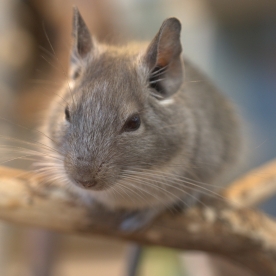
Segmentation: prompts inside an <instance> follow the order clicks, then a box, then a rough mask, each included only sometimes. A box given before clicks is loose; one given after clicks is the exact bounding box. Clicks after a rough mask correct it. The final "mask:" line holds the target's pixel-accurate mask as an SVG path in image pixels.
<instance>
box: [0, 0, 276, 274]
mask: <svg viewBox="0 0 276 276" xmlns="http://www.w3.org/2000/svg"><path fill="white" fill-rule="evenodd" d="M72 5H77V6H78V7H79V9H80V11H81V13H82V15H83V17H84V18H85V20H86V22H87V24H88V26H89V28H90V30H91V32H92V33H93V34H94V35H95V36H96V37H97V38H98V40H100V41H102V42H107V43H115V44H116V43H122V42H125V41H128V40H130V39H135V40H141V39H143V40H150V39H152V38H153V36H154V35H155V34H156V32H157V31H158V29H159V27H160V25H161V23H162V21H163V20H164V19H165V18H167V17H171V16H175V17H178V18H179V19H180V20H181V22H182V45H183V52H184V54H185V55H186V56H187V57H188V58H189V59H190V60H192V61H193V62H194V63H195V64H196V65H197V66H198V67H199V68H201V69H202V70H203V71H204V72H206V73H207V74H208V75H209V76H210V77H211V78H212V79H213V80H214V82H215V83H216V84H217V85H218V86H219V87H220V88H221V89H222V91H224V93H225V94H227V96H228V97H229V98H230V99H231V100H232V101H233V102H234V103H235V105H236V106H237V110H238V113H239V115H240V117H241V118H242V120H243V134H244V137H245V148H246V150H245V151H246V154H245V158H244V162H243V166H242V167H241V168H240V170H239V173H243V172H246V171H248V170H249V169H250V168H253V167H256V166H258V165H260V164H263V163H264V162H266V161H268V160H270V159H273V158H275V156H276V127H275V122H276V108H275V107H276V2H275V1H274V0H264V1H259V0H243V1H238V0H232V1H226V0H193V1H191V0H170V1H169V0H117V1H112V0H75V1H69V0H48V1H43V0H1V1H0V116H1V118H0V140H1V146H0V153H1V155H0V156H1V157H0V162H1V165H5V166H10V167H16V168H22V169H26V170H27V169H29V168H30V164H31V162H32V160H28V158H29V159H31V157H28V156H24V152H21V151H20V150H19V149H18V148H16V147H20V146H23V147H27V148H29V147H30V148H31V147H32V145H28V144H24V143H23V142H19V141H17V140H16V139H19V140H23V141H28V142H34V143H35V141H36V139H37V132H36V130H35V128H37V127H38V126H39V124H40V120H41V114H43V112H44V110H46V109H47V106H48V105H49V103H50V101H51V98H52V97H53V95H54V94H55V93H56V92H57V91H58V89H59V87H60V86H61V84H62V83H63V81H64V80H65V78H66V76H67V71H68V61H69V52H70V45H71V39H70V33H71V25H72V22H71V17H72ZM25 155H26V154H25ZM260 177H261V176H260ZM260 208H262V209H263V210H264V211H266V212H267V213H269V214H271V215H275V214H276V199H275V198H271V199H269V200H268V201H267V202H265V203H264V204H263V205H262V206H260ZM129 253H130V251H129V246H128V245H127V244H126V243H123V242H119V241H113V240H106V239H102V238H98V237H96V238H83V237H82V238H80V237H72V236H65V235H60V234H56V233H51V232H48V231H46V230H38V229H29V228H23V227H19V226H17V225H16V226H14V225H10V224H6V223H1V224H0V275H3V276H17V275H20V276H22V275H23V276H71V275H72V276H73V275H82V276H86V275H87V276H88V275H93V276H98V275H100V276H105V275H114V276H116V275H125V269H126V263H127V258H128V257H129ZM211 263H213V264H214V263H215V265H210V264H211ZM226 267H227V268H226ZM227 273H228V274H227ZM238 273H240V274H238ZM139 275H143V276H147V275H151V276H155V275H158V276H162V275H172V276H174V275H189V276H197V275H199V276H202V275H204V276H213V275H217V276H218V275H224V276H227V275H243V276H245V275H247V274H246V273H245V272H238V271H237V270H236V268H234V267H232V266H231V267H230V265H229V264H226V263H225V262H223V261H222V260H218V259H216V260H215V259H214V258H213V259H212V260H210V259H208V258H207V257H206V256H205V255H204V254H200V253H195V254H185V253H180V252H177V251H174V250H168V249H161V248H147V249H145V250H144V251H143V254H142V259H141V265H140V268H139ZM248 275H250V274H248ZM137 276H138V274H137Z"/></svg>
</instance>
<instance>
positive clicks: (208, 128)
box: [181, 59, 241, 181]
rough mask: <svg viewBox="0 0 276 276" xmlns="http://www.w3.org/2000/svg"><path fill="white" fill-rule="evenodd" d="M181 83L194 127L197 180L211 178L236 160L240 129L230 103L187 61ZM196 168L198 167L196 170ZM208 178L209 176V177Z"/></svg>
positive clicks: (239, 145) (239, 146)
mask: <svg viewBox="0 0 276 276" xmlns="http://www.w3.org/2000/svg"><path fill="white" fill-rule="evenodd" d="M184 64H185V81H184V84H183V85H182V87H181V90H182V93H181V94H182V97H183V99H184V101H189V105H190V106H191V109H192V114H193V116H194V117H195V125H196V133H197V135H196V139H197V141H196V147H195V148H194V153H193V158H194V167H195V174H196V175H197V176H198V178H199V179H200V178H202V179H205V181H206V179H208V178H209V177H208V175H210V178H211V179H212V178H215V177H216V175H215V174H216V173H215V172H217V175H218V176H219V175H220V174H221V172H222V170H223V169H227V168H228V169H231V166H233V165H234V163H235V162H237V160H238V159H239V155H240V152H241V151H240V150H241V137H240V126H239V119H238V116H237V112H236V110H235V108H234V106H233V104H232V103H231V101H230V100H229V99H228V98H227V97H226V96H224V95H223V94H222V93H221V92H220V91H219V90H218V89H217V87H216V86H215V85H214V84H213V83H212V82H211V81H210V80H209V79H208V77H206V76H205V75H204V74H203V73H202V72H201V71H200V70H198V69H197V68H196V67H195V66H194V65H193V64H192V63H190V61H188V60H186V59H185V61H184ZM196 168H200V170H197V169H196ZM211 175H212V177H211Z"/></svg>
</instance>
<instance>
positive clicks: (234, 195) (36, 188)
mask: <svg viewBox="0 0 276 276" xmlns="http://www.w3.org/2000/svg"><path fill="white" fill-rule="evenodd" d="M273 168H274V169H273ZM273 171H274V176H273ZM260 174H262V175H263V176H264V178H260V177H259V176H258V175H260ZM257 180H258V181H257ZM42 182H43V181H42V179H39V178H38V177H37V176H34V175H32V174H31V173H26V172H22V171H17V170H12V169H8V168H0V218H2V219H4V220H7V221H10V222H15V223H20V224H25V225H31V226H37V227H42V228H48V229H51V230H57V231H60V232H64V233H75V234H80V235H90V234H100V235H104V236H109V237H115V238H120V239H124V240H131V241H137V242H139V243H144V244H152V245H161V246H168V247H173V248H179V249H185V250H202V251H206V252H211V253H215V254H219V255H222V256H225V257H227V258H229V259H231V260H233V261H236V262H238V263H240V264H242V265H243V266H244V267H247V268H249V269H250V270H251V271H253V272H254V273H255V274H256V275H266V276H272V275H276V222H275V221H274V220H272V219H270V218H268V217H267V216H266V215H264V214H262V213H260V212H258V211H254V210H252V209H249V208H245V207H239V208H238V207H237V206H244V205H245V204H244V203H242V202H243V200H244V199H246V201H245V202H246V204H248V205H251V204H252V203H256V202H258V201H259V200H260V199H262V198H264V195H268V194H269V193H268V192H267V191H268V190H270V191H272V190H273V191H275V187H276V163H275V162H274V163H271V164H268V165H267V166H264V167H262V168H260V169H258V170H257V175H256V171H253V172H252V173H250V174H249V175H248V176H246V177H245V178H242V179H241V180H240V181H238V182H235V183H234V185H233V186H231V188H229V189H227V190H226V191H225V192H224V196H226V197H228V198H229V199H230V202H233V203H234V204H232V205H230V204H229V203H226V201H221V200H218V199H214V198H211V199H210V198H209V199H205V201H204V205H201V206H198V207H194V208H191V209H189V210H187V211H186V212H183V213H180V214H174V215H173V214H171V213H169V212H167V213H164V214H163V215H161V216H160V217H159V218H158V219H156V220H155V221H154V222H153V223H152V225H151V226H150V227H149V228H147V229H145V230H143V231H139V232H134V233H128V234H126V233H124V232H121V231H119V229H118V225H119V223H120V221H121V218H122V216H121V214H119V213H112V212H108V211H106V210H103V209H102V207H100V206H98V205H93V206H87V205H84V204H83V203H81V202H79V201H78V199H77V198H75V197H74V195H72V194H70V193H69V192H68V191H65V190H64V189H62V188H60V187H57V186H53V185H52V186H46V185H43V184H42ZM252 189H253V190H254V191H255V189H256V191H257V190H260V191H262V190H263V191H266V192H263V193H262V194H261V196H259V198H258V193H256V192H252ZM245 191H246V192H245ZM245 194H246V196H245V197H244V195H245ZM236 199H238V200H236ZM236 202H238V203H236Z"/></svg>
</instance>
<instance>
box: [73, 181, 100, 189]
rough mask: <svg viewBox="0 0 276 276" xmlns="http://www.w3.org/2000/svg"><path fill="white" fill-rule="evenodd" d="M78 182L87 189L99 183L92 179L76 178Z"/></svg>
mask: <svg viewBox="0 0 276 276" xmlns="http://www.w3.org/2000/svg"><path fill="white" fill-rule="evenodd" d="M76 182H77V183H78V184H79V185H80V186H83V187H84V188H86V189H89V188H92V187H94V186H96V185H97V182H96V181H93V180H90V181H82V180H76Z"/></svg>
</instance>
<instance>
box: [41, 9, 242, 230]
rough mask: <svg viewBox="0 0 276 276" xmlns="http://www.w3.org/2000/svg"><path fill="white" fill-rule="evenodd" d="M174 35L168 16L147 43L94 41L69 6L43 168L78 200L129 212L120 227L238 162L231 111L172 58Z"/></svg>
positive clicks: (189, 193)
mask: <svg viewBox="0 0 276 276" xmlns="http://www.w3.org/2000/svg"><path fill="white" fill-rule="evenodd" d="M180 32H181V24H180V22H179V20H178V19H176V18H169V19H167V20H165V21H164V22H163V24H162V26H161V28H160V30H159V32H158V33H157V34H156V36H155V37H154V38H153V40H152V41H151V42H150V43H149V44H146V43H133V44H128V45H126V46H122V47H115V46H111V45H103V44H99V43H98V42H97V41H96V40H95V39H94V38H92V36H91V35H90V32H89V30H88V28H87V26H86V24H85V22H84V20H83V19H82V17H81V15H80V13H79V11H78V10H77V9H76V8H75V9H74V20H73V47H72V53H71V73H70V76H69V80H68V82H66V83H65V85H64V87H63V89H62V91H60V93H59V97H56V98H55V99H54V101H53V103H52V105H51V107H50V108H49V111H48V115H47V117H46V119H45V123H44V132H45V136H47V137H48V138H49V139H46V138H44V141H43V142H44V143H45V144H46V145H47V149H45V147H44V149H45V150H46V153H48V155H49V156H48V157H45V158H46V159H47V162H46V163H47V164H48V165H45V163H44V165H43V166H48V167H47V168H45V172H48V173H49V177H50V176H51V177H56V178H58V179H59V182H61V183H63V184H64V185H65V186H66V187H70V188H71V189H73V190H74V191H76V192H77V193H78V194H79V195H80V196H81V197H83V198H92V199H94V200H95V201H97V202H99V203H100V204H102V205H104V206H105V207H106V208H109V209H113V210H121V209H122V210H126V211H127V212H129V213H130V214H131V215H130V216H129V217H127V219H126V220H125V221H123V222H122V228H123V229H126V230H128V229H136V228H139V227H140V226H141V225H143V224H145V223H148V222H149V221H150V220H152V219H153V218H154V217H155V216H156V215H157V214H158V213H159V212H161V211H162V210H164V209H166V208H168V207H170V206H172V205H173V204H175V203H177V202H178V201H183V202H186V201H187V202H188V201H189V200H191V199H196V198H197V193H201V192H202V193H204V192H206V190H209V189H210V187H209V186H205V184H204V183H214V182H215V180H216V178H217V177H218V176H220V175H221V173H222V172H223V171H224V170H225V169H226V168H230V167H231V166H232V165H233V164H235V162H236V161H237V159H238V156H239V151H240V134H239V123H238V120H237V118H236V115H235V110H234V109H233V107H232V104H231V103H230V101H229V100H228V99H226V98H225V97H224V96H223V95H222V94H221V93H220V92H219V91H218V90H217V89H216V87H215V86H214V85H213V84H212V83H211V82H210V81H209V80H208V78H206V77H205V76H204V75H203V74H202V73H201V72H200V71H198V70H197V69H196V68H195V67H194V66H193V65H192V64H191V63H190V62H189V61H188V60H186V58H183V57H182V46H181V42H180ZM197 80H199V81H198V82H193V81H197ZM50 148H51V149H52V150H50ZM49 152H51V154H49ZM45 155H46V154H45ZM204 187H205V188H204ZM211 189H212V188H211ZM195 191H196V192H195Z"/></svg>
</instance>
